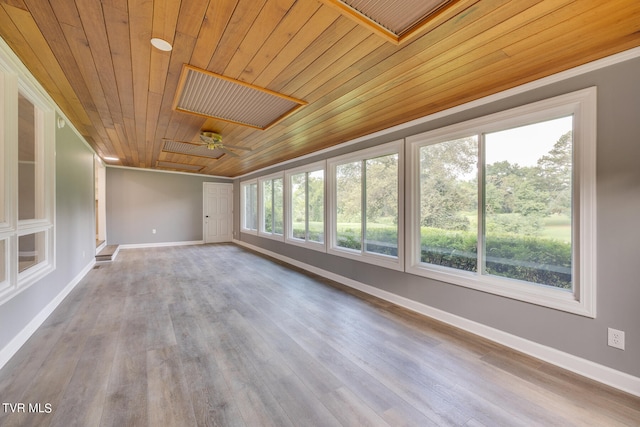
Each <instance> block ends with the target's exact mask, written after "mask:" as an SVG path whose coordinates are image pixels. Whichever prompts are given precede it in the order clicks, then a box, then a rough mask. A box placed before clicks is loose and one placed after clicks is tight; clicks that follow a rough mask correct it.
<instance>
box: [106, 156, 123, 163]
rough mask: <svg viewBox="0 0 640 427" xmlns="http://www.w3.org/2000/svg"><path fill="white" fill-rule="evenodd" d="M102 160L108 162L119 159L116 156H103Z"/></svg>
mask: <svg viewBox="0 0 640 427" xmlns="http://www.w3.org/2000/svg"><path fill="white" fill-rule="evenodd" d="M103 159H104V160H108V161H110V162H117V161H118V160H120V159H119V158H117V157H103Z"/></svg>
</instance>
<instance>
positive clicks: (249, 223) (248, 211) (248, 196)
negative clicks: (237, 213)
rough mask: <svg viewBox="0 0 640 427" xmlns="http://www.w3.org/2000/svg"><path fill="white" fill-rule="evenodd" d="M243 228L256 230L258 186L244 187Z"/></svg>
mask: <svg viewBox="0 0 640 427" xmlns="http://www.w3.org/2000/svg"><path fill="white" fill-rule="evenodd" d="M244 202H245V203H244V228H245V229H247V230H256V229H257V224H258V219H257V215H258V185H257V184H249V185H245V186H244Z"/></svg>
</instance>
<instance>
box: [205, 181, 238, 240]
mask: <svg viewBox="0 0 640 427" xmlns="http://www.w3.org/2000/svg"><path fill="white" fill-rule="evenodd" d="M203 193H204V194H203V207H204V225H203V233H204V242H205V243H220V242H230V241H231V240H232V239H233V184H219V183H214V182H205V183H204V188H203Z"/></svg>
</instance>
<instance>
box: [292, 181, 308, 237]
mask: <svg viewBox="0 0 640 427" xmlns="http://www.w3.org/2000/svg"><path fill="white" fill-rule="evenodd" d="M290 180H291V182H290V183H291V235H290V236H289V237H292V238H294V239H302V240H304V239H305V238H306V235H307V232H306V216H307V211H306V181H307V174H306V173H298V174H295V175H291V177H290Z"/></svg>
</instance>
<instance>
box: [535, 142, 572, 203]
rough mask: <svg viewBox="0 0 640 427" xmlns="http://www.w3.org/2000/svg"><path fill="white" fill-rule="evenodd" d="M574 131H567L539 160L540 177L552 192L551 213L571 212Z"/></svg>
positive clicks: (547, 189)
mask: <svg viewBox="0 0 640 427" xmlns="http://www.w3.org/2000/svg"><path fill="white" fill-rule="evenodd" d="M572 146H573V133H572V132H571V131H569V132H567V133H565V134H564V135H562V136H561V137H560V139H558V141H557V142H556V143H555V144H554V146H553V148H552V149H551V151H549V153H548V154H547V155H545V156H542V157H541V158H540V160H538V169H539V171H540V177H541V178H542V180H543V182H544V187H545V188H544V189H543V188H539V189H538V190H539V191H544V190H545V189H546V191H547V192H549V194H550V198H549V205H548V209H549V214H554V213H556V214H563V215H570V214H571V191H572V164H573V150H572Z"/></svg>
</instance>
